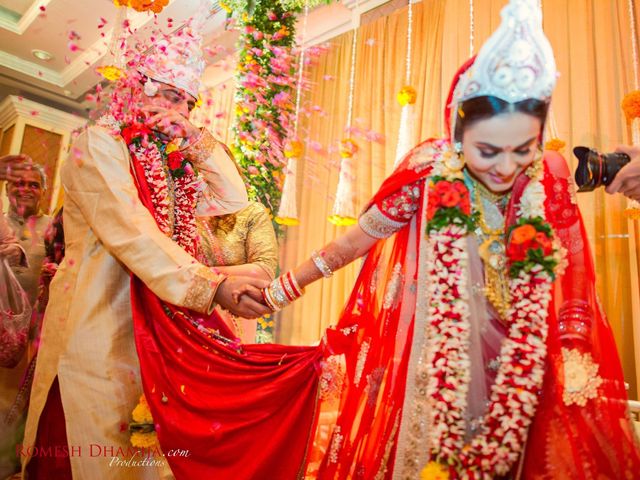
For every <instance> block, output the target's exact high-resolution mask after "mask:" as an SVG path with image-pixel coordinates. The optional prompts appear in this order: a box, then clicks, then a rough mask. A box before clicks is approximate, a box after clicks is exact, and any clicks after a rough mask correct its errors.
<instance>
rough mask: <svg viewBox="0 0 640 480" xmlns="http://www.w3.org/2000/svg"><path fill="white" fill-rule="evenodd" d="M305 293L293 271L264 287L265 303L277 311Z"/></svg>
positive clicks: (263, 296)
mask: <svg viewBox="0 0 640 480" xmlns="http://www.w3.org/2000/svg"><path fill="white" fill-rule="evenodd" d="M302 295H304V289H303V288H300V285H298V281H297V280H296V277H295V276H294V275H293V273H292V272H291V271H289V272H287V273H285V274H284V275H280V276H279V277H278V278H276V279H275V280H274V281H273V282H271V284H270V285H269V286H268V287H266V288H263V289H262V298H263V299H264V303H266V304H267V306H268V307H269V308H270V309H271V310H273V311H274V312H277V311H278V310H282V309H283V308H284V307H286V306H287V305H289V304H290V303H291V302H293V301H294V300H297V299H298V298H300V297H301V296H302Z"/></svg>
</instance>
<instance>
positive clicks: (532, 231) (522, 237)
mask: <svg viewBox="0 0 640 480" xmlns="http://www.w3.org/2000/svg"><path fill="white" fill-rule="evenodd" d="M535 236H536V228H535V227H534V226H533V225H529V224H525V225H522V226H520V227H517V228H515V229H514V230H513V232H511V243H513V244H515V245H522V244H524V243H527V242H529V241H531V240H532V239H533V238H534V237H535Z"/></svg>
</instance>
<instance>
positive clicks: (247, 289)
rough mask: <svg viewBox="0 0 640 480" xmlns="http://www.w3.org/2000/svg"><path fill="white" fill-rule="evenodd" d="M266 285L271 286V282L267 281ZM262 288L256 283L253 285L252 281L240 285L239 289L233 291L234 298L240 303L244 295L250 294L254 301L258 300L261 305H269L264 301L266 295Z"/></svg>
mask: <svg viewBox="0 0 640 480" xmlns="http://www.w3.org/2000/svg"><path fill="white" fill-rule="evenodd" d="M266 286H269V282H267V284H266V285H265V287H266ZM262 288H264V287H262ZM262 288H258V287H256V286H255V285H252V284H250V283H245V284H244V285H242V286H240V287H239V288H238V289H236V290H234V291H233V293H232V297H233V300H234V301H235V302H236V303H238V302H239V301H240V300H241V298H242V297H243V296H248V297H249V298H251V299H252V300H253V301H255V302H258V303H260V304H261V305H265V306H267V305H266V304H265V302H264V297H263V296H262Z"/></svg>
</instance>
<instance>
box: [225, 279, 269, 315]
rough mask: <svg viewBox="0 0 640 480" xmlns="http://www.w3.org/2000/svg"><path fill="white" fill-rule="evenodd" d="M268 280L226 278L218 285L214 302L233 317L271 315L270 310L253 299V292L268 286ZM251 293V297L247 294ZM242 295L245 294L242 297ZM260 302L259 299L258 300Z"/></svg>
mask: <svg viewBox="0 0 640 480" xmlns="http://www.w3.org/2000/svg"><path fill="white" fill-rule="evenodd" d="M269 283H270V282H269V281H268V280H261V279H259V278H252V277H235V276H232V277H228V278H227V279H226V280H225V281H223V282H222V284H220V286H219V287H218V290H217V291H216V295H215V297H214V301H215V302H216V303H218V304H219V305H220V306H221V307H222V308H225V309H227V310H229V311H230V312H231V313H233V314H234V315H237V316H239V317H244V318H258V317H262V316H263V315H266V314H268V313H271V309H270V308H268V307H267V306H265V305H263V304H262V303H261V301H256V300H255V299H254V296H255V292H253V291H252V289H255V290H256V291H258V292H259V291H260V289H261V288H264V287H267V286H268V285H269ZM249 291H252V293H253V295H250V294H249ZM242 293H247V294H246V295H243V294H242ZM260 300H261V298H260Z"/></svg>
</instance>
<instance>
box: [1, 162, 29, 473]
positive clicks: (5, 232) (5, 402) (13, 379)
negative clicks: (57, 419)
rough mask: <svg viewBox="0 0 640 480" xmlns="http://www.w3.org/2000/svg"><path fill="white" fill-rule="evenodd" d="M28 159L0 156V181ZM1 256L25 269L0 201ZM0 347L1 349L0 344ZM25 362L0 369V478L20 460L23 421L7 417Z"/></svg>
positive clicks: (14, 176)
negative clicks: (16, 446)
mask: <svg viewBox="0 0 640 480" xmlns="http://www.w3.org/2000/svg"><path fill="white" fill-rule="evenodd" d="M29 160H30V159H29V158H28V157H27V156H25V155H4V156H1V157H0V181H9V182H13V181H18V180H19V178H20V176H21V174H22V173H23V172H25V171H27V170H28V168H29V164H28V162H29ZM3 259H7V260H8V263H9V265H10V266H11V267H12V268H14V269H18V268H21V269H26V268H27V257H26V256H25V252H24V250H23V248H22V247H21V246H20V244H19V243H18V240H17V238H16V235H15V234H14V232H13V230H12V229H11V227H10V225H9V223H8V222H7V218H6V217H5V215H4V214H3V213H2V205H1V203H0V260H3ZM5 288H6V287H5ZM0 348H3V345H2V344H1V343H0ZM26 365H27V361H26V355H24V358H23V359H22V360H21V361H20V362H19V363H18V365H16V366H15V367H14V368H0V478H5V477H7V476H8V475H11V474H13V473H15V472H17V471H19V469H20V461H19V459H18V458H17V457H16V455H15V448H14V447H15V444H16V443H17V442H18V441H19V439H18V437H19V436H20V433H21V431H22V426H23V425H24V420H23V419H22V420H21V421H17V422H16V421H11V420H10V419H8V416H9V413H10V411H11V407H12V406H13V404H14V401H15V398H16V394H17V392H18V388H19V385H20V380H21V378H22V376H23V374H24V372H25V368H26ZM8 420H9V421H8Z"/></svg>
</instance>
